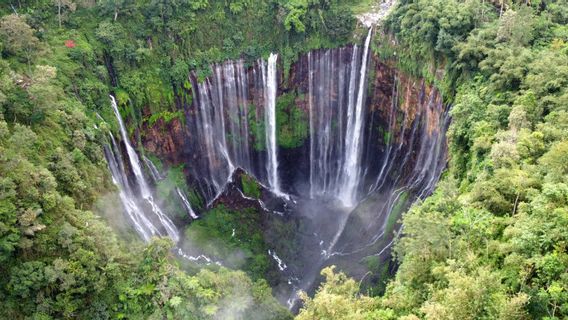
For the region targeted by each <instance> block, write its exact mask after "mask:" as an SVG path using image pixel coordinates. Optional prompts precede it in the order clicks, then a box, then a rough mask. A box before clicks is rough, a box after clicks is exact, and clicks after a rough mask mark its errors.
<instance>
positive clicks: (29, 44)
mask: <svg viewBox="0 0 568 320" xmlns="http://www.w3.org/2000/svg"><path fill="white" fill-rule="evenodd" d="M0 38H1V39H2V41H3V42H4V45H5V50H6V51H7V52H8V53H10V54H13V55H15V56H19V55H24V57H25V61H26V62H28V64H29V62H30V61H31V60H32V57H33V53H34V51H35V50H36V49H37V48H38V46H39V40H38V38H36V37H35V35H34V30H33V29H32V28H31V27H30V26H29V25H28V24H27V23H26V22H25V21H24V18H23V17H22V16H19V15H16V14H11V15H7V16H4V17H3V18H2V19H1V20H0Z"/></svg>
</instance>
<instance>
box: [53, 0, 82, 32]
mask: <svg viewBox="0 0 568 320" xmlns="http://www.w3.org/2000/svg"><path fill="white" fill-rule="evenodd" d="M53 4H55V5H56V6H57V18H58V21H59V28H61V21H62V20H63V17H62V16H63V15H64V14H65V13H63V12H62V11H63V10H65V8H67V9H68V10H69V11H71V12H75V10H76V9H77V4H75V3H74V2H73V0H53Z"/></svg>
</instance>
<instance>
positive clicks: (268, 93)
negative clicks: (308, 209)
mask: <svg viewBox="0 0 568 320" xmlns="http://www.w3.org/2000/svg"><path fill="white" fill-rule="evenodd" d="M277 59H278V55H276V54H274V53H271V54H270V57H269V58H268V65H267V67H266V75H265V83H266V90H265V105H264V106H265V109H264V117H265V125H266V149H267V151H268V163H267V165H266V170H267V172H268V185H269V186H270V188H271V189H272V191H273V192H274V193H275V194H277V195H281V194H282V192H281V190H280V181H279V180H278V151H277V148H278V146H277V143H276V93H277V92H276V91H277V88H278V82H277V79H276V60H277ZM263 70H264V68H263Z"/></svg>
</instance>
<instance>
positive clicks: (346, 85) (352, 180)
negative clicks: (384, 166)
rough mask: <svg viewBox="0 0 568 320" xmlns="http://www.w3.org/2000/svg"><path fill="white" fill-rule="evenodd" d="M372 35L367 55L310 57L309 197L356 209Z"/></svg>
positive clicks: (347, 51) (355, 50) (349, 51)
mask: <svg viewBox="0 0 568 320" xmlns="http://www.w3.org/2000/svg"><path fill="white" fill-rule="evenodd" d="M371 34H372V30H371V29H370V30H369V33H368V35H367V38H366V40H365V44H364V47H363V52H362V54H361V52H360V51H361V50H360V49H359V47H358V46H357V45H355V46H353V47H352V48H349V47H347V48H339V49H334V50H326V51H324V52H322V51H315V52H310V53H308V56H307V60H308V86H307V91H308V109H309V122H310V153H309V165H310V198H314V197H328V198H335V199H339V200H340V201H341V202H342V203H343V205H344V206H345V207H348V208H350V207H353V206H354V205H355V204H356V201H357V200H358V199H357V190H358V187H359V180H360V178H361V172H360V166H361V154H362V146H363V143H362V140H363V137H362V134H363V124H364V122H365V114H366V112H365V91H366V81H365V80H366V77H367V60H368V56H369V46H370V42H371Z"/></svg>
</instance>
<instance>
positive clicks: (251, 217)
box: [185, 205, 274, 279]
mask: <svg viewBox="0 0 568 320" xmlns="http://www.w3.org/2000/svg"><path fill="white" fill-rule="evenodd" d="M262 230H263V228H262V221H261V216H260V214H259V212H257V211H256V210H255V209H253V208H243V209H240V210H238V211H236V210H230V209H228V208H226V207H224V206H222V205H220V206H217V207H215V208H213V209H211V210H209V211H207V212H205V213H204V214H203V218H202V219H199V220H197V221H195V222H193V223H192V224H191V225H190V226H189V227H188V228H187V230H186V232H185V234H186V238H187V239H188V240H189V241H190V243H193V244H194V245H196V246H198V247H199V248H200V249H202V250H204V252H205V253H206V254H207V255H211V256H215V257H219V258H220V259H223V261H224V262H225V263H227V265H228V266H230V267H233V268H239V269H242V270H244V271H245V272H247V274H249V275H250V276H251V277H252V278H253V279H261V278H269V277H266V275H267V274H268V273H269V272H271V271H272V270H270V269H271V268H274V265H272V264H274V263H273V262H272V260H271V258H270V256H269V255H268V254H267V252H268V249H269V248H268V246H267V244H266V242H265V241H264V237H263V234H262Z"/></svg>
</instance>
